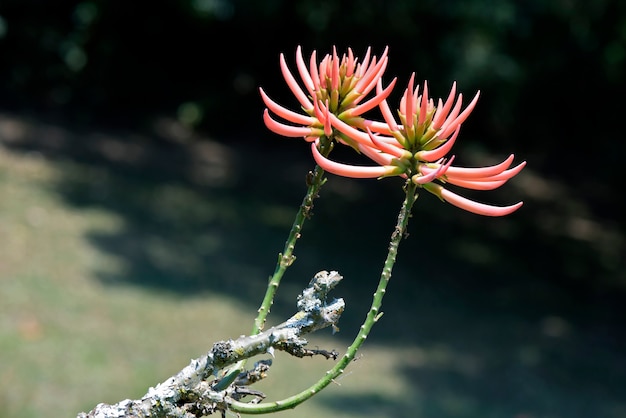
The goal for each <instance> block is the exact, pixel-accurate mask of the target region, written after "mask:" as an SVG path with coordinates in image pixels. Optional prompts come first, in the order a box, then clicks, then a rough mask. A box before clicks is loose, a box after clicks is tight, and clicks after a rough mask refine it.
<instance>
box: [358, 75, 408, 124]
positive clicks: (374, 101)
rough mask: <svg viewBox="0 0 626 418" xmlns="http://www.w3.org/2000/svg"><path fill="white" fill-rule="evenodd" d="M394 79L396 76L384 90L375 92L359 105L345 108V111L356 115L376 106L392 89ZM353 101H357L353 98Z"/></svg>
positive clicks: (394, 82)
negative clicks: (374, 94)
mask: <svg viewBox="0 0 626 418" xmlns="http://www.w3.org/2000/svg"><path fill="white" fill-rule="evenodd" d="M396 79H397V78H394V79H393V80H391V83H389V85H388V86H387V87H386V88H385V89H384V90H382V91H381V92H379V93H376V96H374V97H372V98H371V99H369V100H368V101H366V102H365V103H361V104H360V105H358V106H356V107H354V108H352V109H349V110H347V112H350V116H358V115H361V114H363V113H365V112H367V111H369V110H372V109H373V108H375V107H376V106H378V105H379V104H380V102H382V101H383V100H385V99H386V98H387V97H388V96H389V94H390V93H391V90H393V87H394V86H395V84H396ZM354 103H357V101H356V100H355V101H354Z"/></svg>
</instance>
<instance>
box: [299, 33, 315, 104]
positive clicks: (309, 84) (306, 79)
mask: <svg viewBox="0 0 626 418" xmlns="http://www.w3.org/2000/svg"><path fill="white" fill-rule="evenodd" d="M296 65H297V67H298V72H299V73H300V78H301V79H302V82H303V83H304V86H305V87H306V89H307V90H308V91H309V94H310V95H311V97H313V91H314V90H315V84H313V79H312V78H311V73H309V70H308V69H307V68H306V64H305V62H304V58H303V57H302V48H301V47H300V45H298V47H297V48H296Z"/></svg>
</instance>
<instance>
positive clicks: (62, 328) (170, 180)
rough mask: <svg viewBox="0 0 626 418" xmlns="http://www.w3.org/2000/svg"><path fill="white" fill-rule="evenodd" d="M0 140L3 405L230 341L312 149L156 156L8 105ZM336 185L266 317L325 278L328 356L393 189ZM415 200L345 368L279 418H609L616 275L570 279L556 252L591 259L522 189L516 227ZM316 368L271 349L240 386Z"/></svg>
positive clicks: (26, 406)
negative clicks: (548, 229)
mask: <svg viewBox="0 0 626 418" xmlns="http://www.w3.org/2000/svg"><path fill="white" fill-rule="evenodd" d="M133 135H135V134H133ZM0 139H1V140H2V141H4V143H5V144H6V147H5V145H3V144H2V143H0V242H1V245H0V418H31V417H43V416H45V417H72V416H75V415H76V414H77V413H78V412H80V411H87V410H90V409H91V408H93V407H94V406H95V405H96V404H97V403H98V402H107V403H114V402H118V401H120V400H122V399H125V398H137V397H140V396H141V395H143V394H144V393H145V392H146V391H147V389H148V387H149V386H152V385H155V384H157V383H159V382H161V381H163V380H165V379H166V378H168V377H169V376H170V375H172V374H174V373H176V372H178V371H179V370H180V369H182V368H183V367H185V366H186V365H187V364H188V363H189V360H190V359H191V358H196V357H198V356H200V355H202V354H203V353H205V352H206V351H207V350H209V349H210V347H211V346H212V344H213V343H214V342H215V341H217V340H221V339H227V338H236V337H238V336H239V335H242V334H247V333H248V332H249V330H250V329H251V326H252V321H253V318H254V317H255V316H256V310H257V308H258V306H259V304H260V302H261V298H262V295H263V292H264V289H265V281H266V279H267V277H268V276H269V274H270V273H271V271H273V268H274V262H275V260H276V256H277V253H278V251H280V249H282V245H283V243H284V240H285V238H286V235H287V232H288V230H289V227H290V225H291V221H292V217H293V215H294V213H295V210H296V207H295V205H297V204H299V202H300V199H301V197H302V194H303V193H304V174H305V173H306V171H307V170H308V169H310V161H309V160H308V158H306V155H305V158H303V159H302V160H298V159H296V158H293V156H294V154H293V153H291V150H290V149H288V148H289V147H290V146H292V145H291V144H294V145H293V146H295V147H298V154H297V155H301V154H300V153H301V152H302V150H301V149H300V148H301V147H299V145H301V144H298V143H295V142H284V143H282V142H281V150H282V149H283V148H284V149H285V150H284V151H277V150H276V149H273V150H271V152H268V151H266V150H264V149H263V147H264V146H265V145H258V146H257V148H254V147H251V146H250V143H247V144H243V145H242V146H240V147H235V146H234V145H233V146H228V147H227V146H224V145H219V144H217V143H214V142H211V141H207V140H203V141H197V142H190V143H186V144H177V146H171V144H167V143H166V144H161V146H162V148H163V149H161V151H160V152H156V151H155V150H154V148H153V147H152V145H151V142H152V140H150V141H147V140H145V138H142V137H141V136H140V135H135V136H132V137H127V138H123V139H119V138H118V134H117V133H113V134H111V133H102V132H87V133H76V132H74V131H72V130H70V129H66V128H64V127H62V126H57V125H45V124H43V123H40V122H38V121H32V120H31V121H28V120H26V119H20V118H13V117H7V116H6V115H0ZM231 145H232V144H231ZM181 150H182V151H181ZM263 151H265V154H262V152H263ZM281 152H282V153H281ZM262 175H263V176H266V178H269V179H272V180H273V181H268V182H259V181H258V180H259V178H260V177H261V176H262ZM535 176H536V174H535ZM528 178H531V179H532V178H534V177H528ZM343 180H344V179H339V178H332V181H329V182H328V184H327V186H325V189H324V190H323V199H320V201H319V203H318V204H317V205H316V207H315V217H314V218H313V219H312V221H311V222H310V224H307V226H306V227H305V233H304V234H303V239H302V241H301V242H300V243H299V246H298V249H297V251H296V255H297V257H298V259H297V261H296V263H295V264H294V265H293V266H292V267H291V268H290V269H289V271H288V273H287V276H286V277H285V281H284V282H283V284H282V285H281V288H280V291H279V294H278V298H277V300H276V303H275V304H274V306H273V308H272V313H271V314H270V317H269V320H270V322H271V323H277V322H279V321H282V320H284V319H286V318H287V317H288V316H289V315H291V314H292V313H293V311H294V309H295V301H296V296H297V294H298V293H299V292H300V291H301V289H302V288H303V287H304V286H305V285H306V283H308V281H309V278H310V277H311V276H312V275H313V274H314V273H315V272H316V271H318V270H321V269H337V270H339V271H340V272H341V273H342V274H343V275H344V277H346V280H344V282H342V284H341V285H340V286H338V288H337V289H336V290H335V291H334V292H333V293H334V295H333V296H342V297H344V298H345V299H346V304H347V309H346V311H345V312H344V314H343V316H342V319H341V321H340V324H339V326H340V328H341V332H339V333H338V334H336V335H331V333H330V331H329V330H324V331H322V332H320V333H319V334H318V335H314V336H311V338H310V342H311V346H313V347H316V346H319V347H320V348H325V349H336V350H338V351H340V352H342V351H343V350H344V349H345V347H346V346H347V345H348V344H349V340H350V339H351V338H352V337H353V336H354V335H355V334H356V331H357V329H358V327H359V325H360V324H361V321H362V319H363V317H364V315H365V313H366V311H367V308H368V307H369V303H370V301H371V294H372V292H373V289H374V286H375V283H376V281H377V280H378V275H379V273H380V263H381V262H382V257H383V256H384V254H385V253H386V243H387V239H388V237H389V233H390V230H391V228H392V226H393V224H394V221H395V219H394V217H395V211H396V210H397V204H399V202H400V199H401V193H398V192H399V190H396V189H394V188H393V187H392V186H391V185H390V186H387V185H388V184H389V183H388V182H387V183H385V182H376V181H372V182H367V183H365V182H354V181H343ZM522 183H523V182H522ZM390 189H391V191H390ZM518 192H519V193H522V191H520V190H518V191H515V192H514V193H518ZM394 193H395V194H394ZM572 196H573V197H572V199H574V198H575V195H572ZM428 197H429V196H425V197H424V198H423V199H422V198H421V199H420V200H419V201H418V208H417V211H416V213H415V216H414V220H413V221H412V226H413V228H412V231H411V236H410V239H409V240H407V241H405V242H404V243H403V245H402V248H401V250H400V254H399V258H398V263H397V265H396V269H395V270H394V276H393V279H392V283H391V285H390V288H389V292H388V294H387V296H386V298H385V303H384V305H383V310H384V312H385V315H384V316H383V318H382V319H381V322H380V323H379V324H378V325H377V326H376V327H375V328H374V330H373V332H372V334H371V335H370V337H369V338H368V341H367V342H366V344H365V346H364V348H363V349H362V350H361V351H360V354H361V355H360V356H359V357H358V360H357V361H356V362H355V363H353V364H352V365H351V367H350V368H349V370H347V373H346V374H345V375H343V376H341V378H340V379H338V381H337V382H336V384H334V385H331V386H330V387H328V388H327V389H326V390H324V391H323V392H322V393H320V394H319V395H317V396H315V397H314V398H313V399H312V400H311V401H309V402H306V403H305V404H304V405H302V406H299V407H298V408H296V409H295V410H293V411H285V412H282V413H280V414H278V416H280V417H284V418H287V417H299V418H300V417H302V418H306V417H320V416H333V417H345V418H356V417H368V418H377V417H381V418H382V417H392V416H393V417H400V418H402V417H407V418H416V417H419V418H565V417H567V418H578V417H580V418H589V417H593V418H623V417H626V403H625V402H624V399H626V357H625V356H624V353H625V352H626V347H624V341H625V340H624V336H623V319H621V318H623V315H622V317H620V313H623V308H619V306H623V305H620V303H622V302H623V298H622V297H621V296H620V295H621V293H619V288H617V287H608V286H607V287H604V288H603V287H601V286H600V285H601V284H602V283H609V282H604V281H599V282H598V283H600V285H598V287H597V288H596V287H590V288H591V289H595V290H594V291H585V292H580V291H575V288H574V287H572V289H570V288H568V287H567V285H566V284H564V283H566V282H567V280H568V279H567V277H568V276H567V274H566V272H565V270H567V269H566V268H565V267H564V266H562V265H561V264H560V263H559V262H558V260H576V262H575V263H574V264H576V265H593V264H591V263H588V261H589V260H593V259H595V258H597V257H596V255H595V253H594V252H593V251H590V249H589V248H588V247H587V246H586V245H587V244H586V243H583V244H584V245H581V244H580V242H575V241H571V240H569V241H566V244H567V245H561V241H560V240H555V239H554V238H555V237H554V236H549V235H542V236H541V239H540V238H538V236H537V234H536V229H533V228H535V226H534V225H535V224H536V223H537V222H540V221H538V219H543V218H539V217H538V216H539V215H540V214H541V211H542V210H546V209H545V207H544V206H541V204H540V201H539V200H535V201H533V200H532V199H531V201H530V202H527V205H526V206H525V211H524V212H522V215H524V214H525V213H526V214H527V215H525V216H527V219H524V218H523V217H522V215H520V217H519V218H515V220H513V219H502V220H491V219H489V220H485V219H483V218H476V217H473V216H468V215H463V214H459V213H458V212H455V211H454V210H453V209H452V210H449V208H445V207H442V206H441V205H440V203H439V202H436V200H435V199H428ZM542 197H545V196H542ZM516 198H517V197H516ZM529 199H530V197H529ZM559 202H561V204H564V205H565V204H568V202H569V201H568V200H567V199H566V198H564V197H563V198H559ZM355 207H357V208H358V210H357V211H355V210H354V208H355ZM533 211H537V212H533ZM553 212H554V213H557V211H556V210H552V211H551V212H550V213H551V214H552V213H553ZM347 217H349V218H347ZM347 219H348V220H349V222H347V221H346V220H347ZM425 221H427V222H425ZM420 222H421V223H420ZM355 225H356V226H357V227H355ZM365 226H366V227H365ZM329 231H330V232H329ZM615 234H617V232H615ZM423 236H427V237H428V241H427V244H428V245H424V244H425V242H424V240H423V239H421V238H422V237H423ZM525 242H526V243H527V244H525V247H524V248H525V249H526V250H528V252H524V251H520V250H519V248H520V245H521V244H523V243H525ZM520 243H521V244H520ZM528 243H531V244H528ZM531 250H534V252H533V251H531ZM617 250H619V246H618V247H616V249H615V251H617ZM529 254H532V255H529ZM581 255H585V257H582V256H581ZM418 256H419V258H418ZM546 260H548V261H546ZM550 260H557V262H549V261H550ZM570 264H571V263H570ZM568 268H569V267H568ZM605 273H606V272H605ZM616 277H617V276H616ZM594 283H595V282H594ZM607 289H608V290H607ZM331 366H332V363H331V361H327V360H324V359H321V358H312V359H311V358H309V359H302V360H300V359H293V358H291V357H289V356H287V355H285V354H284V353H280V352H279V353H276V360H275V362H274V366H273V367H272V369H271V370H270V375H269V378H268V379H267V380H265V381H263V382H260V383H259V384H258V385H255V388H257V389H259V390H263V391H265V392H266V393H267V394H268V395H269V398H268V400H277V399H280V398H282V397H285V396H288V395H291V394H293V393H294V392H295V391H300V390H302V389H304V388H306V387H308V386H309V385H310V384H312V383H313V382H314V381H316V380H317V378H318V377H319V376H320V375H321V374H322V373H324V372H325V371H326V370H327V369H329V368H330V367H331Z"/></svg>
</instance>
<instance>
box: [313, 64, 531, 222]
mask: <svg viewBox="0 0 626 418" xmlns="http://www.w3.org/2000/svg"><path fill="white" fill-rule="evenodd" d="M413 80H414V75H412V76H411V79H410V81H409V84H408V87H407V88H406V90H405V91H404V95H403V96H402V99H401V101H400V106H399V112H398V113H399V117H400V123H398V122H397V121H396V120H395V118H394V117H393V114H392V112H391V110H390V108H389V105H388V104H387V101H386V100H382V101H380V103H379V107H380V110H381V113H382V115H383V118H384V120H385V122H386V130H385V129H382V128H381V125H380V124H376V125H374V124H373V122H368V121H365V123H364V126H365V132H363V131H362V130H360V129H357V127H355V126H350V125H349V124H347V123H345V122H343V121H342V120H340V119H339V118H337V117H335V116H334V115H332V114H328V115H329V117H330V123H331V125H332V126H333V127H334V128H336V129H337V130H339V131H340V132H342V133H343V134H344V135H345V136H348V137H349V138H351V139H353V140H354V142H355V143H356V144H357V147H358V149H359V150H360V151H361V152H362V153H363V154H365V155H366V156H367V157H369V158H370V159H371V160H373V161H374V162H376V163H377V164H378V165H377V166H371V167H361V166H354V165H348V164H341V163H338V162H334V161H331V160H329V159H328V158H327V157H324V156H323V155H322V154H321V153H320V152H319V151H318V150H317V147H316V144H315V143H313V144H312V145H311V149H312V152H313V156H314V158H315V160H316V162H317V163H318V164H319V165H320V166H321V167H322V168H324V169H325V170H326V171H328V172H331V173H334V174H338V175H341V176H346V177H359V178H364V177H365V178H367V177H369V178H375V177H379V178H380V177H386V176H398V175H399V176H403V177H405V178H410V179H411V181H412V182H413V183H415V184H416V185H418V186H419V187H422V188H424V189H426V190H427V191H429V192H430V193H433V194H435V195H436V196H438V197H439V198H440V199H442V200H444V201H446V202H448V203H451V204H452V205H454V206H457V207H459V208H461V209H464V210H467V211H469V212H472V213H476V214H480V215H486V216H504V215H508V214H510V213H512V212H514V211H515V210H517V209H518V208H519V207H520V206H521V205H522V202H519V203H517V204H514V205H511V206H504V207H501V206H493V205H487V204H483V203H479V202H476V201H473V200H470V199H467V198H464V197H462V196H459V195H457V194H456V193H454V192H452V191H450V190H448V189H447V188H445V187H444V186H443V184H447V183H449V184H453V185H456V186H459V187H464V188H467V189H475V190H491V189H495V188H498V187H500V186H501V185H503V184H504V183H505V182H506V181H507V180H509V179H510V178H511V177H513V176H515V175H516V174H517V173H519V172H520V171H521V170H522V168H524V166H525V165H526V162H522V163H520V164H518V165H517V166H515V167H512V168H510V167H511V164H512V162H513V155H510V156H509V157H508V158H507V159H506V160H504V161H503V162H502V163H500V164H497V165H494V166H489V167H477V168H464V167H454V166H452V162H453V160H454V156H452V157H450V158H449V159H448V160H447V161H446V160H445V156H446V155H447V154H448V153H449V152H450V150H451V148H452V145H453V144H454V142H455V141H456V138H457V136H458V134H459V130H460V128H461V124H462V123H463V122H464V121H465V120H466V119H467V117H468V116H469V114H470V113H471V112H472V110H473V109H474V106H475V105H476V102H477V100H478V96H479V93H477V94H476V95H475V96H474V98H473V99H472V100H471V102H470V103H469V104H468V105H467V107H465V109H463V110H462V101H463V96H462V94H459V95H458V96H457V95H456V84H453V85H452V89H451V91H450V94H449V95H448V98H447V99H446V101H445V102H444V101H442V100H441V99H439V100H438V102H437V106H435V105H434V102H433V100H432V99H430V98H429V97H428V85H427V84H426V83H424V87H423V88H422V91H421V92H420V88H419V86H417V87H415V88H413V85H414V84H413ZM382 91H383V89H382V85H381V82H380V81H378V82H377V93H378V94H381V93H382ZM420 93H421V94H420ZM320 106H321V111H322V112H323V111H324V106H323V105H320ZM374 127H375V128H376V129H373V128H374ZM374 130H376V131H377V133H376V134H374V133H373V132H372V131H374ZM435 181H438V182H439V183H441V184H438V183H435Z"/></svg>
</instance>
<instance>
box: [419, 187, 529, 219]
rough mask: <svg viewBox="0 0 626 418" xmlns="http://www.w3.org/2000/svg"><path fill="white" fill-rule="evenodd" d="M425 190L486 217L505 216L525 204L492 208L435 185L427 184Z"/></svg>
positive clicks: (519, 203)
mask: <svg viewBox="0 0 626 418" xmlns="http://www.w3.org/2000/svg"><path fill="white" fill-rule="evenodd" d="M424 188H425V189H426V190H428V191H429V192H431V193H433V194H434V195H436V196H439V197H440V198H442V199H443V200H445V201H446V202H448V203H450V204H451V205H454V206H456V207H458V208H461V209H464V210H466V211H468V212H471V213H475V214H477V215H484V216H505V215H509V214H511V213H513V212H515V211H516V210H517V209H519V208H520V207H521V206H522V204H523V202H518V203H516V204H514V205H511V206H492V205H487V204H484V203H478V202H475V201H473V200H470V199H467V198H465V197H462V196H459V195H458V194H456V193H453V192H451V191H450V190H447V189H445V188H444V187H442V186H440V185H438V184H435V183H427V184H425V185H424Z"/></svg>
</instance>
